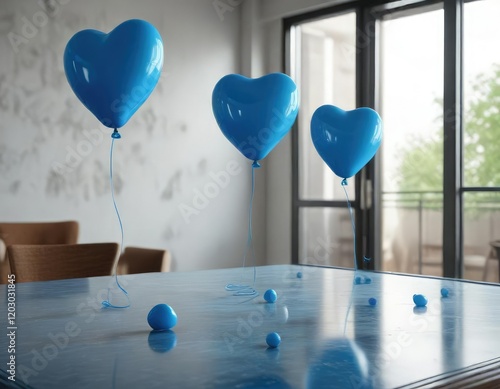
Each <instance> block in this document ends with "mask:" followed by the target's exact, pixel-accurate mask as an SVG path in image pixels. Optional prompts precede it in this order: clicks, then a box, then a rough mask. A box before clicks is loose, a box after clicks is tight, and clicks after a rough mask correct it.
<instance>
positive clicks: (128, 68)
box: [64, 19, 163, 128]
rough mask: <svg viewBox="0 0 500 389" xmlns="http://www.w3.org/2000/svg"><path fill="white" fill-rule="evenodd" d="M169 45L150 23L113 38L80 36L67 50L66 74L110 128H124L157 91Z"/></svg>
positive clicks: (119, 30)
mask: <svg viewBox="0 0 500 389" xmlns="http://www.w3.org/2000/svg"><path fill="white" fill-rule="evenodd" d="M162 67H163V42H162V39H161V36H160V34H159V33H158V31H157V30H156V28H155V27H154V26H153V25H151V24H150V23H148V22H146V21H144V20H137V19H133V20H128V21H126V22H123V23H122V24H120V25H119V26H117V27H116V28H115V29H114V30H113V31H111V32H110V33H109V34H105V33H103V32H100V31H96V30H83V31H80V32H78V33H76V34H75V35H74V36H73V37H72V38H71V39H70V41H69V42H68V44H67V45H66V50H65V51H64V71H65V72H66V77H67V79H68V82H69V84H70V85H71V88H72V89H73V91H74V92H75V94H76V96H77V97H78V98H79V99H80V101H81V102H82V103H83V105H85V106H86V107H87V108H88V109H89V110H90V111H91V112H92V113H93V114H94V115H95V116H96V117H97V119H99V121H101V123H102V124H104V125H105V126H107V127H110V128H119V127H122V126H123V125H124V124H125V123H126V122H127V121H128V120H129V119H130V117H131V116H132V115H133V114H134V113H135V112H136V111H137V110H138V109H139V107H140V106H141V105H142V103H144V101H145V100H146V99H147V98H148V96H149V95H150V94H151V92H152V91H153V89H154V88H155V86H156V84H157V82H158V79H159V78H160V74H161V69H162Z"/></svg>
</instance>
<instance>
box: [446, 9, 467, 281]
mask: <svg viewBox="0 0 500 389" xmlns="http://www.w3.org/2000/svg"><path fill="white" fill-rule="evenodd" d="M462 21H463V0H444V94H443V129H444V141H443V276H444V277H460V278H461V277H462V276H463V260H462V245H461V242H462V239H461V238H462V192H461V188H462V158H461V156H462V155H461V150H462V141H461V140H462V40H463V39H462V37H463V26H462Z"/></svg>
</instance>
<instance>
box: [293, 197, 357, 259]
mask: <svg viewBox="0 0 500 389" xmlns="http://www.w3.org/2000/svg"><path fill="white" fill-rule="evenodd" d="M299 217H300V226H299V239H300V240H299V263H304V264H311V265H320V266H341V267H350V268H353V267H354V244H353V242H354V239H353V238H354V235H353V231H352V224H351V218H350V215H349V211H348V209H347V208H311V207H310V208H301V210H300V215H299Z"/></svg>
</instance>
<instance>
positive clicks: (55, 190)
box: [0, 0, 264, 270]
mask: <svg viewBox="0 0 500 389" xmlns="http://www.w3.org/2000/svg"><path fill="white" fill-rule="evenodd" d="M240 11H241V10H240V9H239V8H238V7H233V9H232V10H226V11H225V13H224V14H223V15H221V14H220V12H219V13H218V12H217V11H216V10H215V8H214V5H213V2H212V1H211V0H188V1H186V0H184V1H182V2H181V1H159V0H157V1H145V2H137V1H130V0H121V1H118V0H113V1H97V0H91V1H85V2H83V1H81V2H77V1H76V0H72V1H68V0H60V1H57V0H50V1H49V0H47V1H45V2H44V1H40V2H33V1H27V0H22V1H20V0H8V1H5V0H4V1H2V5H1V8H0V53H1V54H0V220H2V221H46V220H63V219H75V220H78V221H79V222H80V225H81V232H80V241H81V242H96V241H119V236H120V233H119V227H118V222H117V220H116V216H115V214H114V209H113V205H112V202H111V194H110V186H109V170H108V169H109V147H110V141H111V139H110V133H111V131H110V130H109V129H107V128H105V127H104V126H102V125H101V124H100V123H99V122H98V121H97V119H96V118H95V117H94V116H93V115H92V114H91V113H90V112H88V111H87V110H86V108H85V107H83V105H82V104H81V103H80V102H79V101H78V99H77V98H76V96H75V95H74V94H73V92H72V91H71V89H70V87H69V85H68V83H67V81H66V78H65V74H64V70H63V61H62V56H63V52H64V48H65V45H66V43H67V41H68V40H69V39H70V38H71V36H72V35H73V34H74V33H76V32H78V31H80V30H82V29H86V28H92V29H98V30H101V31H105V32H108V31H110V30H111V29H113V28H114V27H115V26H116V25H118V24H119V23H121V22H122V21H124V20H127V19H132V18H140V19H145V20H148V21H149V22H151V23H153V24H154V25H155V26H156V27H157V29H158V30H159V32H160V34H161V35H162V38H163V41H164V46H165V64H164V68H163V73H162V77H161V79H160V82H159V84H158V86H157V88H156V89H155V90H154V91H153V93H152V94H151V96H150V98H149V99H148V100H147V101H146V103H145V104H144V105H143V106H142V107H141V108H140V109H139V111H137V113H136V114H135V115H134V117H133V118H132V119H131V120H130V121H129V122H128V123H127V124H126V125H125V126H124V127H123V128H122V130H121V133H122V136H123V138H122V139H121V140H119V141H117V142H116V148H115V154H114V156H115V159H114V160H115V188H116V189H115V190H116V195H117V202H118V206H119V209H120V211H121V214H122V219H123V224H124V228H125V246H127V245H138V246H146V247H156V248H168V249H170V250H172V252H173V259H174V261H173V269H174V270H192V269H203V268H214V267H229V266H239V265H240V264H241V256H242V252H243V248H244V244H245V241H246V232H247V231H246V227H247V207H248V201H249V197H250V164H249V162H248V161H246V160H245V159H244V158H243V157H241V156H240V155H239V153H238V152H237V151H236V150H235V149H234V148H233V147H232V145H230V144H229V142H228V141H227V140H226V139H225V138H224V137H223V136H222V134H221V133H220V131H219V129H218V127H217V124H216V122H215V120H214V118H213V115H212V111H211V92H212V89H213V86H214V85H215V83H216V82H217V81H218V80H219V79H220V78H221V77H222V76H224V75H225V74H228V73H237V72H238V71H239V68H240V63H239V58H240V52H239V50H240V48H239V42H240V29H239V18H240V15H239V13H240ZM221 16H222V17H221ZM256 213H257V215H256V219H257V221H256V222H257V223H258V220H259V218H260V217H261V216H259V210H256ZM262 218H263V216H262ZM256 244H257V254H258V258H261V257H262V253H263V248H262V247H263V246H264V243H263V242H262V240H260V241H259V242H256Z"/></svg>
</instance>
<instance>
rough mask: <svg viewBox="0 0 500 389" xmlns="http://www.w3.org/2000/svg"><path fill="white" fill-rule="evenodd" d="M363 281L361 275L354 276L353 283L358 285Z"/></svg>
mask: <svg viewBox="0 0 500 389" xmlns="http://www.w3.org/2000/svg"><path fill="white" fill-rule="evenodd" d="M363 281H364V280H363V277H360V276H356V277H354V283H355V284H356V285H360V284H362V283H363Z"/></svg>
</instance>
